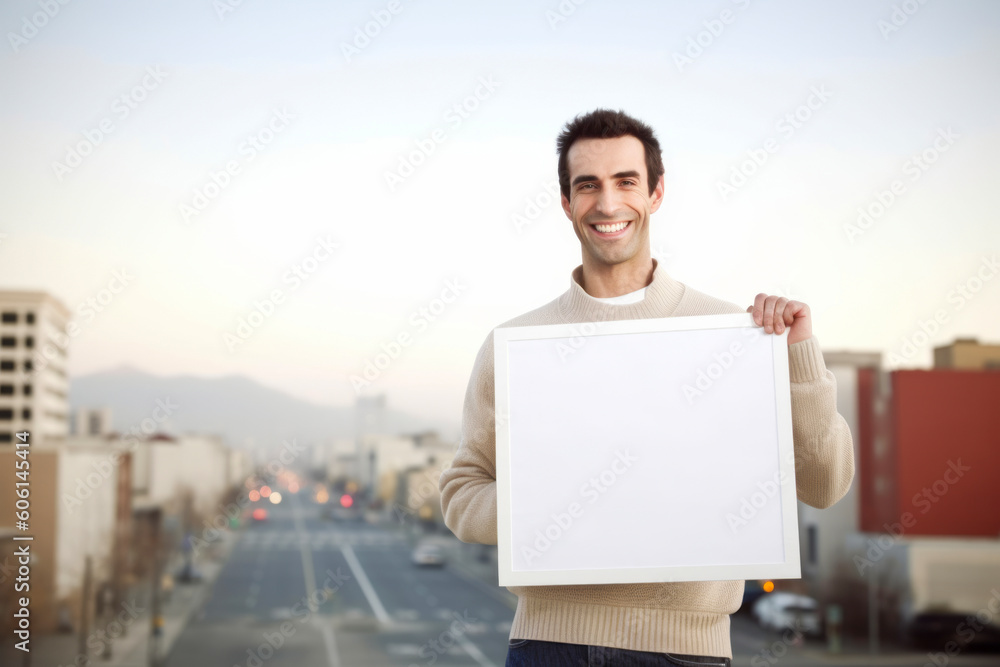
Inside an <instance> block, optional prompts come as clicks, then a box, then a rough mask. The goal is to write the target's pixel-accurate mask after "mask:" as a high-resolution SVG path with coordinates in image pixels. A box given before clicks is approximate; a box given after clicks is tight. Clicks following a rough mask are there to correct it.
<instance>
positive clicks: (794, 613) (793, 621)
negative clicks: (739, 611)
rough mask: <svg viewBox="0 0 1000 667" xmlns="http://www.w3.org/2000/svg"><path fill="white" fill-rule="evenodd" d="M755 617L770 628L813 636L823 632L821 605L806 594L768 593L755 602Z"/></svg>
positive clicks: (763, 625)
mask: <svg viewBox="0 0 1000 667" xmlns="http://www.w3.org/2000/svg"><path fill="white" fill-rule="evenodd" d="M753 617H754V618H755V619H757V622H758V623H760V625H761V627H763V628H767V629H769V630H794V631H797V632H801V633H802V634H804V635H809V636H812V637H817V636H819V635H821V634H822V626H821V625H820V618H819V605H818V604H817V603H816V600H814V599H812V598H811V597H808V596H806V595H798V594H796V593H785V592H783V591H776V592H774V593H767V594H766V595H763V596H761V597H760V598H758V599H757V601H756V602H755V603H754V605H753Z"/></svg>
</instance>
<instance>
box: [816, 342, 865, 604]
mask: <svg viewBox="0 0 1000 667" xmlns="http://www.w3.org/2000/svg"><path fill="white" fill-rule="evenodd" d="M823 358H824V360H825V362H826V367H827V368H828V369H829V370H830V371H831V372H832V373H833V375H834V377H835V378H836V380H837V412H839V413H840V414H841V415H842V416H843V417H844V420H845V421H846V422H847V425H848V426H849V427H850V429H851V434H852V436H853V439H854V462H855V474H854V483H852V484H851V488H850V489H849V490H848V492H847V494H846V495H845V496H844V497H843V498H841V499H840V500H839V501H838V502H837V503H836V504H835V505H833V506H832V507H829V508H827V509H824V510H820V509H816V508H815V507H810V506H809V505H806V504H805V503H802V502H800V503H799V504H798V506H799V549H800V558H801V563H802V579H803V580H804V582H805V583H806V585H807V586H808V589H809V593H810V594H811V595H813V596H814V597H817V598H820V599H826V598H828V597H830V595H831V593H832V591H831V590H830V588H831V586H835V585H836V582H837V575H838V570H843V569H844V567H845V566H846V565H849V564H850V563H851V560H850V559H851V555H852V551H851V549H850V547H849V543H850V541H851V539H852V536H854V535H856V534H857V532H858V526H859V523H860V520H859V516H860V515H859V512H860V508H859V505H858V503H859V492H858V479H859V478H860V466H861V457H860V455H859V451H858V445H859V440H860V438H859V433H860V430H859V423H858V369H860V368H875V369H878V368H880V367H881V364H882V355H881V354H879V353H875V352H872V353H863V352H824V353H823Z"/></svg>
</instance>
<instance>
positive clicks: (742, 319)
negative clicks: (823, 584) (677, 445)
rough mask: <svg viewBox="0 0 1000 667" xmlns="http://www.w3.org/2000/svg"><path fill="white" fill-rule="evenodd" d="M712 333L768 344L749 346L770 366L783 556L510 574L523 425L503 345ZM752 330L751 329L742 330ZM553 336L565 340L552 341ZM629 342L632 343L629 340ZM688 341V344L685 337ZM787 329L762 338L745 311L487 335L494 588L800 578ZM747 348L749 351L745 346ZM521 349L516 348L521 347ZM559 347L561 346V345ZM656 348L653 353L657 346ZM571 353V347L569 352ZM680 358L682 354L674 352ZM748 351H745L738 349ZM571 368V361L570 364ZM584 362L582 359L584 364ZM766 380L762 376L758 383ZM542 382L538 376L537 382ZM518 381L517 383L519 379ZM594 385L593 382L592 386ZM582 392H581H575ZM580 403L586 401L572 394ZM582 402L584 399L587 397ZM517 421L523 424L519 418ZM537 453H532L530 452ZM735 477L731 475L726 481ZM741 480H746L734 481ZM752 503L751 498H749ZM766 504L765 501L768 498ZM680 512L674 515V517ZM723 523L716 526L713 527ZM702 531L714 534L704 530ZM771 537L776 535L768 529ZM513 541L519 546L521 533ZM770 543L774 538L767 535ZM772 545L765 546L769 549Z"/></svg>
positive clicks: (574, 343) (519, 329)
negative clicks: (763, 353)
mask: <svg viewBox="0 0 1000 667" xmlns="http://www.w3.org/2000/svg"><path fill="white" fill-rule="evenodd" d="M714 329H742V330H743V331H742V332H741V333H742V334H743V335H752V336H768V337H769V338H770V340H771V345H770V346H767V345H758V346H756V348H755V349H757V350H760V349H765V350H770V354H771V357H772V359H773V364H768V366H769V367H770V369H771V372H772V373H773V383H774V396H773V400H769V399H770V398H771V397H766V396H765V399H767V403H768V405H770V406H772V407H773V409H774V415H775V420H776V421H775V424H776V433H775V435H776V442H775V443H774V445H775V447H776V448H777V455H778V462H777V466H776V470H775V474H776V476H777V481H778V486H779V491H778V492H777V493H776V494H775V495H774V496H772V498H776V499H778V500H779V501H780V511H781V514H780V519H779V520H778V522H779V523H780V532H781V535H780V539H781V545H780V546H778V547H776V551H780V552H781V553H782V555H783V558H781V559H775V560H774V562H767V563H760V562H741V559H740V558H739V555H738V554H734V558H733V560H732V562H730V563H726V564H705V565H655V566H642V567H634V566H619V565H615V564H613V563H612V564H611V565H610V566H608V567H583V568H580V567H561V566H558V565H556V566H552V567H549V568H547V569H544V570H539V569H531V570H527V569H524V568H520V569H515V566H514V560H515V558H514V548H515V539H514V538H515V536H514V535H513V532H512V529H513V518H512V497H511V492H512V489H511V485H512V470H511V452H512V450H514V449H516V448H517V447H518V441H517V440H513V441H512V427H519V428H524V427H525V426H524V425H522V424H521V423H519V422H518V415H516V414H511V400H510V383H511V379H510V367H509V363H510V360H511V354H510V346H511V344H516V343H517V342H518V341H540V340H546V339H553V340H552V344H553V345H558V344H560V343H561V344H563V345H564V346H565V345H570V346H572V347H573V349H576V348H579V347H580V346H582V345H586V342H587V339H588V338H590V337H592V336H623V335H629V336H631V335H638V336H642V335H644V334H657V333H660V332H691V334H692V335H697V334H698V332H702V331H709V330H714ZM751 329H753V330H754V331H750V330H751ZM558 339H565V340H563V341H559V340H558ZM631 340H633V341H634V340H636V339H631ZM688 340H692V339H690V338H689V339H688ZM787 346H788V343H787V329H786V330H785V331H784V332H783V333H782V334H780V335H779V334H764V333H763V329H762V328H761V327H758V326H756V325H755V324H754V323H753V319H752V316H751V315H750V314H749V313H747V314H732V315H704V316H690V317H668V318H658V319H641V320H615V321H609V322H589V323H573V324H553V325H540V326H527V327H507V328H497V329H495V330H494V363H495V366H494V369H495V372H494V378H495V390H496V393H495V408H496V466H497V467H496V470H497V474H496V478H497V529H498V534H497V543H498V570H499V583H500V585H502V586H541V585H566V584H612V583H649V582H671V581H711V580H734V579H744V580H745V579H786V578H799V577H801V569H800V562H799V539H798V513H797V512H798V508H797V498H796V491H795V465H794V449H793V443H792V413H791V395H790V381H789V373H788V349H787ZM748 347H749V346H748ZM521 349H523V348H521ZM563 349H564V350H567V348H565V347H564V348H563ZM657 349H660V348H657ZM569 351H572V350H569ZM678 353H679V354H683V350H680V351H679V352H678ZM746 353H747V354H753V352H752V351H751V350H748V351H747V352H746ZM573 363H577V361H576V360H574V362H573ZM584 363H586V362H584ZM765 379H766V378H765ZM538 381H539V382H544V381H545V378H544V377H540V378H538ZM522 382H523V381H522ZM599 382H600V381H599V380H598V381H597V383H598V384H599ZM581 391H583V390H581ZM578 398H580V399H581V400H583V399H585V398H588V397H585V396H581V397H578ZM589 398H592V396H591V397H589ZM705 400H707V401H711V400H712V396H711V392H706V396H705ZM523 421H529V420H528V419H525V420H523ZM719 446H720V447H726V446H730V447H736V446H738V443H731V442H730V443H719ZM536 451H537V450H536ZM733 477H734V479H735V475H734V476H733ZM739 481H740V482H741V483H744V484H745V483H746V479H745V478H744V479H741V480H739ZM711 482H712V484H715V485H718V486H719V487H720V488H725V485H726V483H727V479H726V478H725V477H721V478H715V477H713V478H712V480H711ZM753 500H754V502H756V497H754V498H753ZM768 502H773V500H772V499H769V500H768ZM680 511H682V510H677V512H680ZM724 528H725V526H724V525H721V526H720V529H724ZM710 529H715V527H714V526H713V527H711V528H710ZM584 530H589V531H591V532H592V533H593V534H594V535H595V536H596V539H600V535H599V531H598V530H595V528H594V526H593V525H592V526H591V527H590V528H585V529H584ZM775 532H776V531H775ZM521 537H522V540H521V541H520V542H519V543H520V544H522V545H523V544H524V536H523V535H522V536H521ZM682 539H697V536H686V537H685V536H682ZM775 539H777V536H775ZM774 544H776V543H772V548H775V547H774Z"/></svg>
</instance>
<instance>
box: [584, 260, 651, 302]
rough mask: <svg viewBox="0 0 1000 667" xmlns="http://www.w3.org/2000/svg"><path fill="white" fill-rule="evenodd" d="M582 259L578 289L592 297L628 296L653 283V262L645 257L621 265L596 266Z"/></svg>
mask: <svg viewBox="0 0 1000 667" xmlns="http://www.w3.org/2000/svg"><path fill="white" fill-rule="evenodd" d="M588 259H589V258H588V257H586V256H584V258H583V271H582V276H581V283H580V287H582V288H583V289H584V291H585V292H586V293H587V294H589V295H590V296H592V297H595V298H597V299H604V298H608V297H613V296H621V295H623V294H630V293H631V292H635V291H636V290H640V289H642V288H643V287H647V286H648V285H649V284H650V283H651V282H653V271H654V269H655V268H656V264H655V263H654V262H655V260H654V259H653V258H652V257H651V256H649V255H647V256H646V257H643V258H638V257H636V258H634V260H630V261H628V262H623V263H621V264H613V265H607V264H596V263H594V262H593V261H592V260H591V261H588Z"/></svg>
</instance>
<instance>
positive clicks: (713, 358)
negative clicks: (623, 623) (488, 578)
mask: <svg viewBox="0 0 1000 667" xmlns="http://www.w3.org/2000/svg"><path fill="white" fill-rule="evenodd" d="M494 352H495V359H494V362H495V381H496V387H495V388H496V434H497V440H496V455H497V456H496V463H497V527H498V548H499V580H500V584H501V585H503V586H526V585H532V586H535V585H549V584H606V583H639V582H664V581H702V580H727V579H763V578H796V577H799V576H800V569H799V546H798V527H797V516H796V495H795V468H794V458H793V457H794V455H793V447H792V423H791V401H790V394H789V389H790V387H789V378H788V351H787V330H786V333H783V334H781V335H774V334H764V333H763V329H761V328H760V327H757V326H755V325H754V324H753V321H752V318H751V315H749V314H745V315H742V314H737V315H710V316H698V317H674V318H662V319H644V320H620V321H613V322H592V323H576V324H556V325H546V326H533V327H511V328H498V329H496V330H495V331H494Z"/></svg>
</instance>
